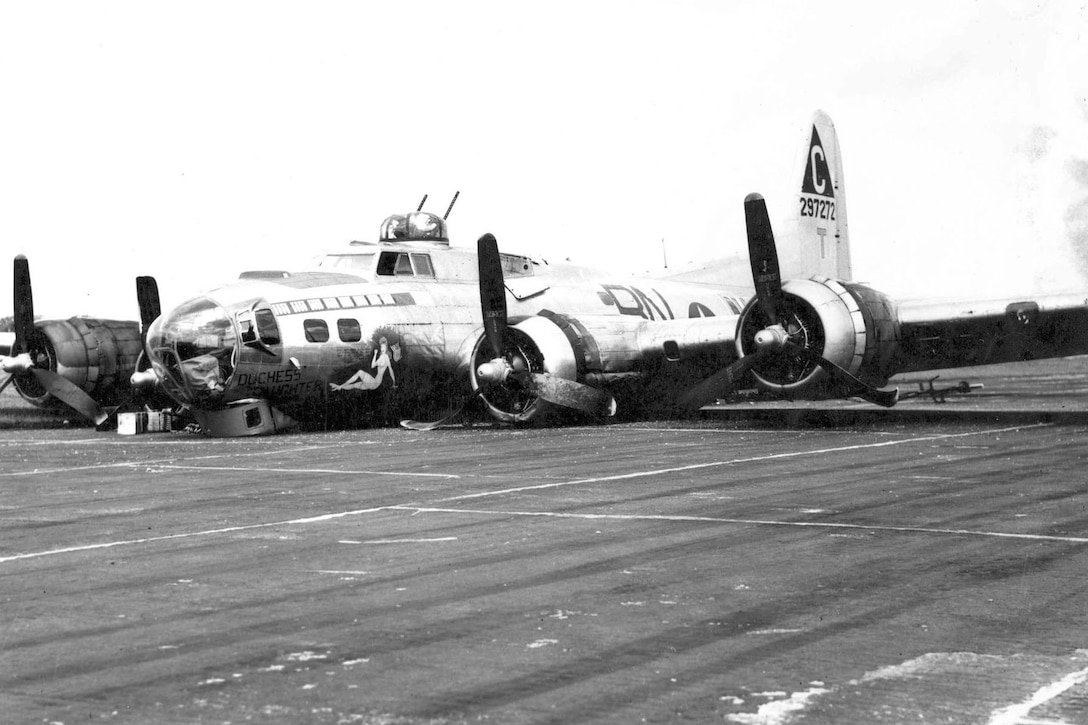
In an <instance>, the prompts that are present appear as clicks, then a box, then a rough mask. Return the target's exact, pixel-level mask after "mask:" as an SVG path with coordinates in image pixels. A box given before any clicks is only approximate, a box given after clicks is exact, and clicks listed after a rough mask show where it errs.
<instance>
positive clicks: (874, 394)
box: [785, 342, 899, 408]
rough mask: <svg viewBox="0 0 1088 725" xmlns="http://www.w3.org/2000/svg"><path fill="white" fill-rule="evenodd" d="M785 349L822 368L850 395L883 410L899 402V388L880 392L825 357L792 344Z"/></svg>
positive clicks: (788, 344) (787, 344) (789, 343)
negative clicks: (878, 406)
mask: <svg viewBox="0 0 1088 725" xmlns="http://www.w3.org/2000/svg"><path fill="white" fill-rule="evenodd" d="M785 349H787V350H789V351H790V352H793V353H796V354H798V355H800V356H801V357H804V358H805V359H807V360H809V361H811V362H814V363H816V364H817V365H819V366H820V367H821V368H823V369H824V370H825V371H826V372H827V374H828V375H830V376H831V379H832V380H834V381H835V382H837V383H838V384H839V385H841V386H842V387H843V388H845V389H846V391H847V392H848V393H849V394H850V395H854V396H857V397H859V398H861V399H862V400H867V401H869V402H870V403H873V404H875V405H880V406H882V407H885V408H891V407H892V406H893V405H895V404H896V403H897V402H899V388H892V389H891V390H881V389H880V388H875V387H873V386H872V385H869V384H868V383H866V382H864V381H862V380H860V379H859V378H857V377H855V376H854V375H852V374H851V373H850V372H849V371H848V370H845V369H843V368H841V367H839V366H838V365H836V364H835V363H833V362H831V361H830V360H828V359H827V358H825V357H822V356H820V355H817V354H816V353H814V352H812V351H811V350H808V349H806V348H803V347H801V346H800V345H796V344H794V343H792V342H788V343H786V346H785Z"/></svg>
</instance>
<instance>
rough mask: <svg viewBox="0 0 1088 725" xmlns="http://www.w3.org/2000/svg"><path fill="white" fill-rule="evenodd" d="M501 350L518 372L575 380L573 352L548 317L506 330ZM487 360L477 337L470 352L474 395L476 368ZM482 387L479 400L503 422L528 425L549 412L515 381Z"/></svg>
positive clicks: (487, 351) (486, 349)
mask: <svg viewBox="0 0 1088 725" xmlns="http://www.w3.org/2000/svg"><path fill="white" fill-rule="evenodd" d="M504 346H505V348H506V350H507V357H509V358H512V360H513V364H514V367H515V369H517V370H518V371H519V372H521V371H527V372H529V373H550V374H552V375H557V376H559V377H561V378H566V379H567V380H576V379H577V378H578V364H577V362H576V360H575V357H574V348H573V347H572V345H571V342H570V340H569V339H568V338H567V336H566V335H565V334H564V332H563V330H562V329H561V328H560V327H559V325H558V324H556V322H554V321H553V320H552V319H550V318H549V317H545V316H541V315H535V316H533V317H527V318H525V319H524V320H522V321H520V322H518V323H517V324H515V325H511V326H510V327H508V328H506V339H505V341H504ZM490 359H491V348H490V346H489V345H488V342H487V339H486V338H485V337H481V338H480V339H479V340H477V341H476V347H475V348H473V350H472V365H471V366H470V376H471V382H472V389H473V390H477V391H478V390H479V389H480V386H481V384H482V381H480V380H479V378H478V375H477V371H478V369H479V367H480V365H483V364H484V363H487V362H488V361H490ZM484 385H485V389H484V391H483V392H482V393H481V397H482V398H483V400H484V402H485V403H486V404H487V407H488V410H490V411H491V414H492V415H493V416H495V417H496V418H497V419H499V420H501V421H503V422H506V423H528V422H529V421H531V420H536V419H539V417H540V416H541V415H542V414H544V413H545V412H546V411H547V410H549V409H550V408H551V405H550V404H549V403H547V402H546V401H544V400H541V399H540V398H539V397H537V396H536V395H534V394H533V393H532V391H530V390H528V389H527V388H525V387H523V386H521V385H519V384H518V382H517V380H515V379H510V380H508V381H507V382H505V383H503V384H501V385H487V384H484Z"/></svg>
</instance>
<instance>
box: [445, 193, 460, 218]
mask: <svg viewBox="0 0 1088 725" xmlns="http://www.w3.org/2000/svg"><path fill="white" fill-rule="evenodd" d="M459 196H461V192H460V191H457V192H454V194H453V200H452V201H450V205H449V208H448V209H446V215H445V216H444V217H442V219H444V220H445V219H449V218H450V212H451V211H453V205H454V204H456V203H457V197H459Z"/></svg>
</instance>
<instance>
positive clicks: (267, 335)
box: [253, 309, 280, 345]
mask: <svg viewBox="0 0 1088 725" xmlns="http://www.w3.org/2000/svg"><path fill="white" fill-rule="evenodd" d="M253 315H254V317H256V318H257V334H258V335H259V336H260V338H261V342H263V343H264V344H265V345H279V344H280V328H279V325H277V324H276V316H275V315H273V314H272V310H268V309H264V310H257V311H256V312H254V313H253Z"/></svg>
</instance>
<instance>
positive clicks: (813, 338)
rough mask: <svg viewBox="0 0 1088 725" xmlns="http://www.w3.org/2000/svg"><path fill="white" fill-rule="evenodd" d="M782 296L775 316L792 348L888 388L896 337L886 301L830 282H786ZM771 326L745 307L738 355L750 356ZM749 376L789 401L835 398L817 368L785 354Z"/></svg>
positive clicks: (861, 288)
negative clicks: (823, 395)
mask: <svg viewBox="0 0 1088 725" xmlns="http://www.w3.org/2000/svg"><path fill="white" fill-rule="evenodd" d="M782 293H783V294H782V296H783V302H782V307H783V309H780V310H779V312H778V315H779V318H780V319H781V320H785V321H786V324H785V325H784V327H785V328H786V333H787V334H788V335H789V339H790V341H791V342H793V343H794V344H797V345H799V346H802V347H806V348H808V349H809V350H811V351H813V352H815V353H817V354H818V355H820V356H822V357H823V358H825V359H827V360H830V361H831V362H833V363H835V364H836V365H838V366H839V367H841V368H844V369H845V370H847V371H848V372H850V373H851V374H853V375H854V376H855V377H858V378H860V379H861V380H863V381H865V382H866V383H869V384H870V385H873V386H876V387H880V386H883V385H885V384H886V383H887V382H888V377H889V376H890V375H891V374H892V373H893V372H894V370H893V362H894V358H895V355H896V352H897V350H898V346H899V339H900V336H899V321H898V316H897V313H896V309H895V305H894V303H893V302H892V301H891V299H889V298H888V296H887V295H885V294H883V293H881V292H878V291H876V290H874V289H872V288H870V287H866V286H865V285H860V284H854V283H851V282H847V283H842V282H837V281H835V280H829V279H806V280H789V281H787V282H785V283H784V284H783V285H782ZM769 324H770V321H769V320H767V319H766V317H765V316H764V314H763V311H762V308H761V307H760V305H759V303H758V301H757V300H754V299H753V300H752V301H751V302H749V303H748V306H747V307H745V308H744V311H743V312H742V313H741V318H740V321H739V323H738V327H737V335H736V346H737V354H738V355H740V356H742V357H743V356H744V355H750V354H752V353H754V352H755V350H756V347H755V342H754V338H755V336H756V333H758V332H759V331H760V330H762V329H764V328H765V327H767V326H768V325H769ZM752 375H753V376H754V377H755V380H756V382H757V383H758V384H759V386H760V387H761V388H763V389H765V390H768V391H771V392H774V393H778V394H781V395H784V396H787V397H789V396H800V395H804V396H806V397H809V396H813V395H819V394H821V393H824V392H826V393H827V394H829V395H833V394H834V390H833V388H829V386H828V384H829V380H828V378H827V374H826V373H825V372H824V370H823V369H822V368H821V367H819V366H818V365H816V364H815V363H813V362H811V361H809V360H807V359H805V358H802V357H800V356H798V355H791V354H790V353H789V352H788V351H785V352H782V353H780V354H775V355H769V356H768V357H767V358H766V359H764V360H761V361H760V362H759V363H757V364H756V366H755V367H753V368H752Z"/></svg>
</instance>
